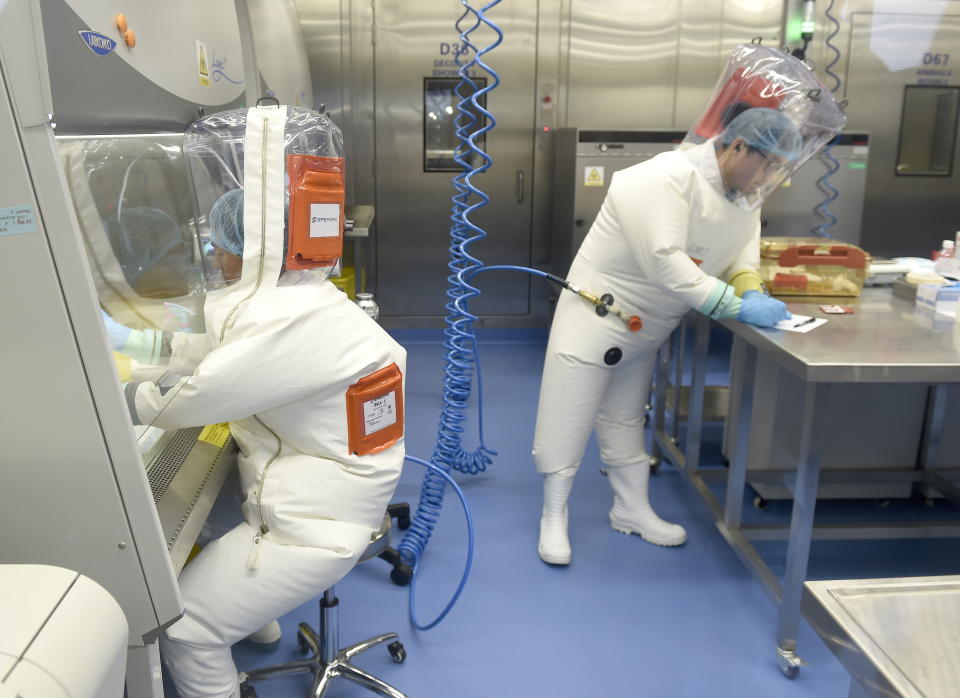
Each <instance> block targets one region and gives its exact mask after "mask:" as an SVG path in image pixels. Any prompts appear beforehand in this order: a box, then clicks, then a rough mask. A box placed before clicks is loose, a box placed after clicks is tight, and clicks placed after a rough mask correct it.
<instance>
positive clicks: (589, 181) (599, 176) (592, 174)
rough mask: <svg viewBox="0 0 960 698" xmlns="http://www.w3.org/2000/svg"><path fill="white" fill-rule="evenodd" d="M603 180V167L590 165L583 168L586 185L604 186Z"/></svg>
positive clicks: (584, 183)
mask: <svg viewBox="0 0 960 698" xmlns="http://www.w3.org/2000/svg"><path fill="white" fill-rule="evenodd" d="M603 181H604V180H603V168H602V167H589V166H588V167H584V168H583V185H584V186H585V187H602V186H603Z"/></svg>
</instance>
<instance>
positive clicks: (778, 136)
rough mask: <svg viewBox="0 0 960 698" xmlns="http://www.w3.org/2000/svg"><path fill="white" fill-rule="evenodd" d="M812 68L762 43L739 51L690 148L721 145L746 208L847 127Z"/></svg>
mask: <svg viewBox="0 0 960 698" xmlns="http://www.w3.org/2000/svg"><path fill="white" fill-rule="evenodd" d="M846 120H847V119H846V115H845V114H844V113H843V110H842V109H841V107H840V105H839V104H838V103H837V101H836V99H834V96H833V95H832V94H831V93H830V91H829V90H828V89H827V88H826V87H825V86H824V85H823V83H822V82H820V80H819V79H818V78H817V76H816V75H815V74H814V73H813V71H812V70H811V69H810V67H809V66H807V65H806V64H805V63H803V62H802V61H800V60H799V59H797V58H794V57H793V56H790V55H787V54H785V53H782V52H780V51H778V50H775V49H772V48H768V47H765V46H759V45H742V46H738V47H737V48H736V49H734V51H733V53H732V54H731V55H730V59H729V60H728V61H727V65H726V67H725V69H724V71H723V73H722V74H721V76H720V79H719V80H718V82H717V85H716V88H715V89H714V92H713V96H712V97H711V99H710V102H709V103H708V105H707V108H706V110H705V111H704V112H703V114H702V115H701V117H700V119H699V120H698V121H697V123H696V124H695V125H694V126H693V128H692V129H690V131H688V132H687V135H686V137H685V138H684V143H686V144H693V145H696V144H700V143H704V142H706V141H710V142H712V143H713V145H714V147H715V148H716V152H717V162H718V164H719V166H720V173H721V177H722V179H723V185H724V188H725V190H726V195H727V197H728V198H729V199H730V201H731V202H733V203H735V204H736V205H737V206H740V207H741V208H744V209H748V210H751V209H755V208H757V207H759V206H760V205H761V204H762V203H763V202H764V201H765V200H766V198H767V197H768V196H769V195H770V194H771V193H773V192H774V191H775V190H776V189H777V188H778V187H780V186H781V185H782V184H783V182H784V181H786V180H787V179H788V178H789V177H790V176H792V175H793V173H794V172H796V171H797V170H798V169H799V168H800V167H801V166H802V165H803V164H804V163H805V162H806V161H807V160H809V159H810V158H811V157H813V156H814V155H815V154H816V153H817V152H818V151H819V150H820V149H821V148H822V147H823V146H824V145H826V144H827V143H829V142H830V141H831V140H833V138H834V137H836V135H837V134H838V133H840V130H841V129H842V128H843V126H844V124H846Z"/></svg>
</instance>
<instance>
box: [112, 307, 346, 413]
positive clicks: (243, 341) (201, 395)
mask: <svg viewBox="0 0 960 698" xmlns="http://www.w3.org/2000/svg"><path fill="white" fill-rule="evenodd" d="M316 332H317V330H316V328H315V327H313V326H312V325H311V323H309V322H304V321H303V319H302V318H301V319H300V321H297V322H295V321H293V320H292V319H290V318H287V319H277V320H275V321H274V322H273V323H272V325H271V326H268V327H260V328H258V331H256V333H253V334H249V335H248V336H242V335H243V334H247V333H245V332H242V331H241V332H239V333H238V334H240V335H241V336H240V337H238V338H237V339H234V340H232V341H228V342H227V343H225V344H222V345H221V346H219V347H217V348H215V349H214V350H212V351H211V352H210V353H209V354H207V355H206V357H204V359H203V360H202V361H201V362H200V364H199V365H198V366H197V368H196V370H195V371H194V372H193V374H192V375H189V376H180V375H177V374H175V373H170V374H168V375H167V376H165V377H164V378H161V379H160V380H159V381H157V382H149V383H129V384H127V386H126V388H125V395H126V398H127V406H128V408H129V409H130V414H131V416H132V417H133V419H134V422H135V423H140V424H151V425H153V426H157V427H160V428H162V429H177V428H182V427H191V426H202V425H205V424H218V423H221V422H230V421H235V420H238V419H245V418H247V417H250V416H251V415H254V414H257V413H259V412H263V411H266V410H269V409H272V408H274V407H278V406H280V405H285V404H288V403H291V402H295V401H297V400H299V399H302V398H303V397H306V396H307V395H309V394H311V393H315V392H317V391H318V389H319V388H318V386H319V385H322V384H323V381H322V380H320V376H321V375H322V373H323V372H322V371H320V370H319V366H317V367H316V369H317V370H313V371H309V372H306V374H307V375H302V374H301V373H300V372H297V371H296V370H291V367H290V362H288V361H287V360H286V358H287V357H285V356H284V350H283V347H296V346H315V345H316V337H317V333H316ZM326 358H329V357H320V356H318V361H320V360H321V359H326Z"/></svg>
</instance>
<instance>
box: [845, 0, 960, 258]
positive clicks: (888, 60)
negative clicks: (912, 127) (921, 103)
mask: <svg viewBox="0 0 960 698" xmlns="http://www.w3.org/2000/svg"><path fill="white" fill-rule="evenodd" d="M948 4H949V6H950V8H951V9H955V8H958V7H960V3H957V4H954V3H942V5H943V7H944V8H946V7H947V5H948ZM848 26H849V27H850V34H849V36H850V38H849V48H848V50H847V52H846V54H845V57H846V58H847V61H848V62H847V70H846V72H845V75H844V76H843V77H844V84H843V87H842V88H841V89H842V90H843V91H844V94H845V96H846V97H848V98H849V100H850V106H849V108H848V110H847V111H848V113H849V115H850V130H852V129H854V128H855V129H857V130H859V129H861V128H862V129H863V130H865V131H869V132H870V134H871V139H870V167H869V169H868V170H867V206H866V208H865V210H864V213H863V233H862V235H861V243H860V244H861V246H862V247H864V248H866V249H867V250H869V251H870V252H871V253H873V254H875V255H886V256H895V255H907V254H909V255H916V256H921V257H926V256H928V255H929V254H930V251H931V250H935V249H939V248H940V241H941V240H943V239H944V238H952V237H953V234H954V232H955V231H956V230H957V221H958V215H957V214H958V207H957V192H958V190H960V189H958V183H957V178H958V177H960V148H956V149H955V150H954V151H953V152H950V151H949V149H948V148H944V149H943V155H944V156H945V157H947V158H949V160H950V164H951V165H952V174H951V175H949V176H904V175H902V174H898V172H897V159H898V152H897V151H898V143H899V141H900V129H901V127H902V124H903V123H904V122H903V109H904V89H905V87H906V86H907V85H929V84H940V85H944V86H956V85H958V84H960V79H958V77H957V75H958V73H957V71H956V69H954V68H953V67H952V66H951V65H950V61H952V60H957V59H960V17H958V16H956V15H952V16H951V15H942V16H941V15H939V14H931V15H924V14H908V15H900V14H883V13H866V12H864V13H855V14H854V15H853V16H852V17H851V20H850V23H849V25H848ZM944 56H946V59H945V60H947V61H948V62H947V64H946V65H938V64H939V63H941V62H942V61H943V60H944V58H943V57H944ZM934 61H935V62H934ZM908 128H909V124H908ZM908 135H914V136H919V137H926V138H927V139H928V140H929V139H930V138H931V134H930V133H926V134H924V133H916V134H908ZM949 135H951V136H953V138H956V137H957V132H956V127H954V128H953V129H952V133H951V134H949Z"/></svg>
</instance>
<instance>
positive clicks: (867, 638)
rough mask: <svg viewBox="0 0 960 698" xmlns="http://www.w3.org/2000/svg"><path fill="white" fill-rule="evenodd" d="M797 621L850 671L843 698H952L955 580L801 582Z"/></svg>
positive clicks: (959, 589) (959, 672) (958, 580)
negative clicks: (800, 611)
mask: <svg viewBox="0 0 960 698" xmlns="http://www.w3.org/2000/svg"><path fill="white" fill-rule="evenodd" d="M804 587H805V588H804V594H803V614H804V616H805V617H806V618H807V620H808V621H809V622H810V624H811V625H812V626H813V628H814V630H816V631H817V633H818V634H819V635H820V637H821V638H822V639H823V641H824V642H825V643H826V644H827V646H828V647H829V648H830V649H831V651H832V652H833V653H834V654H835V655H836V656H837V659H839V660H840V662H841V664H843V665H844V667H845V668H846V669H847V671H849V672H850V676H851V684H850V696H851V698H854V697H858V698H859V697H863V698H889V697H891V696H901V697H902V698H952V697H953V696H956V695H957V694H958V693H960V662H957V656H958V655H960V577H955V576H951V577H914V578H902V579H855V580H848V581H825V582H807V583H806V584H805V585H804Z"/></svg>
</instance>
